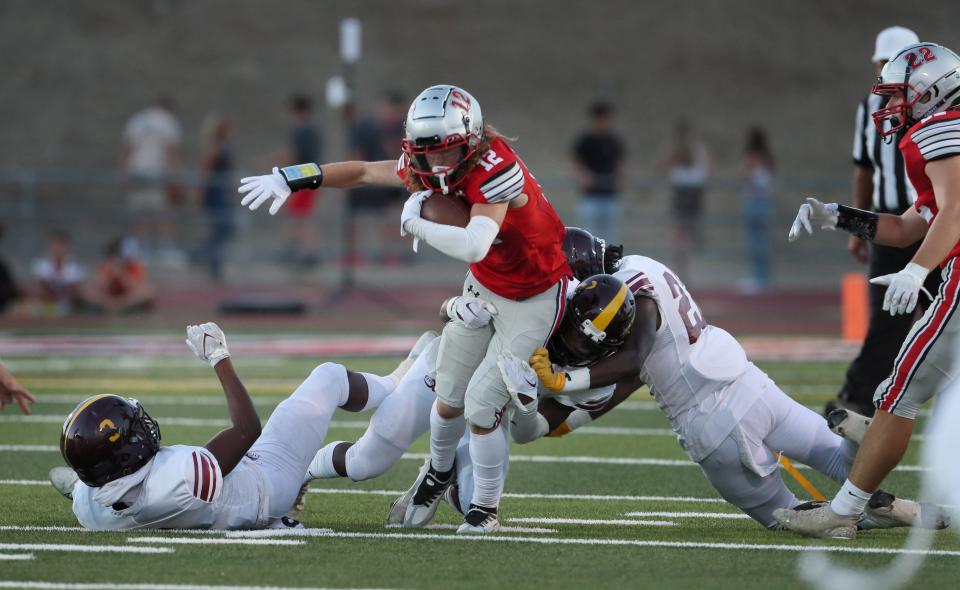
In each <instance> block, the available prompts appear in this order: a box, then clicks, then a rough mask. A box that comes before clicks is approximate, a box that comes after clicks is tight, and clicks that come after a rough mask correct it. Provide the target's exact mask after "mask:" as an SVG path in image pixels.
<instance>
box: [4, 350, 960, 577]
mask: <svg viewBox="0 0 960 590" xmlns="http://www.w3.org/2000/svg"><path fill="white" fill-rule="evenodd" d="M322 360H336V361H339V362H343V363H345V364H346V365H347V366H348V367H350V368H352V369H357V370H366V371H373V372H381V373H385V372H388V371H390V370H391V369H392V368H393V366H394V365H395V364H396V362H397V359H396V358H357V359H322ZM7 363H8V365H9V366H10V367H11V369H13V370H14V371H15V372H16V374H17V375H18V377H19V378H20V380H21V382H22V383H23V384H24V385H25V386H27V388H28V389H30V390H32V391H33V392H34V393H35V394H37V396H38V397H39V399H40V401H39V403H37V404H36V405H35V406H34V407H33V416H31V417H29V418H22V417H19V416H18V415H16V414H15V413H14V412H13V411H11V408H7V409H6V410H5V413H4V414H2V415H0V506H2V512H0V588H19V587H24V588H65V589H84V588H137V587H139V588H143V589H147V588H169V589H181V588H205V587H210V586H215V587H242V588H250V587H274V588H445V587H456V588H490V587H505V588H554V587H562V588H657V589H667V588H697V589H708V588H711V589H712V588H736V589H738V590H747V589H750V588H757V589H770V588H799V587H804V586H803V584H802V583H801V582H799V581H798V579H797V568H798V559H800V557H801V556H802V555H804V554H808V553H809V551H810V550H811V549H815V548H820V549H823V550H826V551H830V552H831V553H830V557H829V558H830V560H832V561H834V562H835V563H842V564H846V565H853V566H857V567H860V568H869V569H874V568H881V567H885V566H887V565H888V564H890V562H891V561H892V560H893V559H894V557H895V553H896V551H897V550H898V549H899V548H900V547H901V546H902V545H903V543H904V541H905V539H906V536H907V532H906V531H905V530H895V531H874V532H869V533H865V534H862V535H861V536H860V538H858V539H857V540H855V541H852V542H841V541H820V540H808V539H801V538H798V537H796V536H794V535H792V534H789V533H777V532H769V531H766V530H763V529H761V528H760V527H759V526H758V525H757V524H755V523H754V522H753V521H751V520H749V519H746V518H745V517H744V516H743V515H742V514H740V513H739V512H737V511H736V510H735V509H734V508H733V507H732V506H729V505H727V504H725V503H723V502H722V501H721V500H720V499H719V497H718V496H717V495H716V493H715V492H714V491H713V490H712V489H711V488H710V486H709V485H708V484H707V482H706V480H705V479H704V477H703V476H702V474H701V473H700V470H699V469H698V468H697V467H696V466H695V465H694V464H692V463H689V462H688V461H687V459H686V457H685V456H684V454H683V452H682V451H681V450H680V448H679V446H678V445H677V443H676V441H675V438H674V437H673V436H672V435H671V433H670V432H669V427H668V424H667V421H666V419H665V418H664V417H663V416H662V415H661V414H660V413H659V412H658V411H657V409H656V406H655V405H654V404H653V402H652V400H651V398H650V397H649V395H647V394H646V393H645V392H644V391H640V392H638V393H637V394H635V395H634V396H633V398H632V399H631V400H630V401H628V402H626V403H625V404H624V405H623V406H622V407H621V408H618V409H617V410H616V411H614V412H613V413H611V414H609V415H608V416H606V417H604V418H603V419H602V420H600V421H597V422H595V423H593V424H592V425H591V427H590V428H589V429H587V430H586V431H581V432H576V433H574V434H571V435H568V436H566V437H564V438H563V439H546V440H541V441H538V442H536V443H534V444H530V445H525V446H516V445H515V446H513V447H512V449H511V454H512V456H513V461H512V464H511V467H510V476H509V479H508V481H507V485H506V496H505V498H504V500H503V503H502V505H501V522H502V523H503V524H504V525H505V526H506V527H508V529H509V528H512V529H514V530H508V531H506V532H503V533H501V534H498V535H495V536H489V537H483V538H477V537H462V536H457V535H455V534H453V531H452V530H451V527H452V525H454V524H456V523H457V522H458V520H459V519H458V517H457V515H455V514H454V513H453V512H452V510H450V509H449V507H447V506H442V507H441V509H440V512H439V514H438V521H437V523H438V525H439V526H437V527H436V528H434V529H431V530H420V531H412V530H402V529H388V528H385V526H384V520H385V518H386V514H387V508H388V506H389V504H390V502H391V501H392V499H393V498H394V497H395V496H396V495H398V494H399V493H401V491H402V490H405V489H406V488H407V487H408V486H409V485H410V483H411V482H412V480H413V479H414V478H415V476H416V473H417V469H418V468H419V466H420V464H421V462H422V456H423V453H426V452H428V441H427V439H426V437H422V438H421V439H420V440H419V441H417V443H416V445H415V446H414V447H413V448H412V449H410V453H411V455H412V456H411V457H409V458H405V459H404V460H403V461H401V462H400V463H399V464H398V465H397V466H396V467H395V468H394V469H393V470H391V471H390V472H388V473H387V474H386V475H384V476H383V477H381V478H379V479H375V480H372V481H368V482H363V483H356V484H355V483H351V482H348V481H339V480H338V481H333V482H315V483H314V487H313V489H312V491H313V493H311V494H310V495H309V497H308V503H307V509H306V511H305V512H304V514H303V516H302V520H303V523H304V525H305V526H306V527H308V528H309V529H310V530H308V531H305V533H306V534H304V535H300V536H285V537H276V536H271V537H265V536H262V535H261V536H253V535H249V534H248V535H237V534H225V533H205V534H204V533H197V532H193V533H191V532H136V533H94V532H85V531H82V530H80V529H78V528H77V523H76V521H75V519H74V518H73V515H72V513H71V511H70V504H69V502H68V501H67V500H65V499H64V498H62V497H61V496H60V495H59V494H58V493H57V492H56V491H55V490H54V489H53V488H52V487H51V486H50V485H49V484H48V483H47V482H46V476H47V471H48V469H50V468H51V467H53V466H55V465H60V464H62V460H61V458H60V454H59V451H58V447H57V443H58V436H59V429H60V425H61V423H62V420H63V417H64V416H65V415H66V414H67V413H68V412H69V411H70V410H71V409H72V408H73V407H74V405H75V404H76V402H78V401H79V400H81V399H82V398H84V397H85V396H87V395H91V394H94V393H117V394H123V395H130V396H134V397H137V398H139V399H140V400H141V401H142V402H143V403H144V405H145V406H146V408H147V409H148V411H150V413H151V414H152V415H153V416H154V417H155V418H157V419H158V420H159V422H160V424H161V427H162V431H163V442H164V443H165V444H175V443H186V444H194V445H202V444H204V443H205V442H206V441H207V440H208V439H209V438H210V437H211V435H213V434H214V433H215V432H216V431H217V430H218V428H219V427H220V424H221V423H224V424H225V418H226V413H225V405H224V403H223V401H222V394H221V393H220V390H219V387H218V383H217V381H216V379H215V377H214V375H213V373H212V371H210V369H209V367H208V366H207V365H206V364H203V363H201V362H199V361H196V360H195V359H193V358H192V357H189V356H188V355H187V353H186V350H185V351H184V355H183V356H182V357H180V358H169V357H155V358H127V357H120V358H104V357H72V358H67V359H56V360H50V359H46V358H39V357H38V358H13V359H7ZM235 364H236V366H237V368H238V371H239V372H240V374H241V376H242V377H243V378H244V380H245V382H246V383H247V386H248V389H249V390H250V392H251V394H252V395H254V397H255V399H256V401H257V407H258V409H259V410H260V414H261V417H262V418H263V419H264V420H266V418H267V417H268V416H269V414H270V411H271V410H272V408H273V407H274V406H275V404H276V403H277V402H278V401H279V400H280V399H282V398H283V396H285V395H286V394H288V393H289V392H291V391H292V390H293V389H294V388H295V387H296V386H297V384H298V383H299V382H300V380H301V379H302V378H303V377H305V376H306V375H307V374H308V373H309V371H310V369H311V368H312V366H313V365H314V364H315V361H312V360H308V359H304V358H294V359H283V358H277V357H246V358H235ZM761 365H762V368H764V369H765V370H766V371H768V372H769V373H770V374H771V376H772V377H773V378H774V379H775V380H776V381H777V382H778V383H779V384H780V385H781V386H782V387H783V389H784V390H785V391H786V392H787V393H789V394H790V395H791V396H793V397H794V398H796V399H797V400H799V401H800V402H801V403H804V404H807V405H809V406H811V407H816V408H817V409H819V408H820V407H821V406H822V404H823V402H824V401H826V399H828V397H829V396H830V395H831V394H832V393H833V392H834V391H835V390H836V388H837V386H838V384H839V382H840V380H841V378H842V375H843V370H844V368H845V365H844V364H842V363H762V364H761ZM368 417H369V414H349V413H345V412H338V413H337V415H336V416H335V418H334V420H335V422H334V425H333V428H331V430H330V434H329V440H336V439H345V440H354V439H356V438H357V437H359V436H360V434H361V433H362V432H363V428H364V427H365V423H366V420H367V418H368ZM922 422H923V420H922V419H921V420H920V426H921V427H922ZM918 431H919V429H918ZM920 444H921V443H920V442H919V441H918V442H915V443H914V445H912V447H911V449H910V451H909V452H908V455H907V457H906V458H905V459H904V461H903V463H902V465H903V466H905V469H901V470H898V471H896V472H894V473H893V474H891V476H890V478H889V479H888V481H887V482H886V485H885V486H884V487H885V488H888V489H890V490H892V491H895V492H897V493H898V494H900V495H904V496H915V495H916V494H917V493H918V487H919V476H920V473H919V472H918V471H917V470H916V469H914V467H915V466H916V465H917V463H918V455H919V450H920ZM802 473H804V474H806V475H807V476H808V477H809V478H810V479H811V481H812V482H813V483H814V484H815V485H816V486H817V487H819V488H820V489H821V490H822V491H823V492H824V493H826V494H827V495H828V496H829V495H832V493H833V492H834V491H835V490H836V489H837V485H836V484H834V483H833V482H830V481H828V480H826V479H825V478H824V477H821V476H819V474H816V473H812V472H811V471H810V470H804V471H802ZM790 485H791V487H792V488H793V489H794V490H795V491H796V492H797V494H798V495H799V496H801V497H807V496H806V494H805V493H804V492H803V490H802V489H801V488H800V487H799V486H797V485H796V484H794V483H793V482H790ZM933 549H935V550H938V553H937V554H936V555H935V556H932V557H929V558H928V559H927V561H926V564H925V565H924V567H923V568H922V570H921V572H920V574H919V575H918V576H917V577H916V578H915V579H914V581H913V582H912V584H911V587H917V588H919V587H931V588H945V587H953V584H955V583H956V578H957V574H958V573H960V537H957V536H956V535H954V534H952V533H951V532H949V531H943V532H940V533H937V535H936V541H935V543H934V547H933ZM137 585H140V586H137ZM852 590H853V589H852Z"/></svg>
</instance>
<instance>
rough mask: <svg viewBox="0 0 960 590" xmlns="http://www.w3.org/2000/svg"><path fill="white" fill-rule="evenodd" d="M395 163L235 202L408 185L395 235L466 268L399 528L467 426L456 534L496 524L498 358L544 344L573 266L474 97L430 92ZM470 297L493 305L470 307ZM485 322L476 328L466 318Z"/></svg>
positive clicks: (277, 180)
mask: <svg viewBox="0 0 960 590" xmlns="http://www.w3.org/2000/svg"><path fill="white" fill-rule="evenodd" d="M401 147H402V152H403V153H402V155H401V156H400V159H399V161H398V162H393V161H383V162H337V163H332V164H324V165H323V166H318V165H316V164H301V165H297V166H290V167H287V168H283V169H277V168H274V170H273V173H272V174H268V175H264V176H255V177H249V178H245V179H243V180H241V183H242V185H241V187H240V189H239V190H240V192H241V193H245V196H244V198H243V200H242V201H241V203H242V204H243V205H248V206H249V207H250V208H251V209H256V208H258V207H259V206H260V205H261V204H263V203H264V202H266V201H268V200H270V199H273V203H272V204H271V206H270V212H271V213H276V212H277V211H278V210H279V209H280V207H281V206H282V205H283V202H284V201H285V200H286V198H287V197H288V196H289V195H290V193H291V191H295V190H298V189H303V188H316V187H319V186H320V185H321V184H323V185H324V186H331V187H338V188H350V187H354V186H358V185H363V184H380V185H388V186H405V187H406V188H407V189H409V190H410V191H411V192H412V193H413V194H412V195H411V197H410V198H409V199H408V200H407V202H406V204H405V205H404V208H403V213H402V215H401V231H402V232H405V233H409V234H412V235H414V236H415V237H416V238H417V239H419V240H422V241H424V242H426V243H428V244H430V245H431V246H433V247H434V248H436V249H437V250H440V251H441V252H443V253H444V254H447V255H448V256H451V257H453V258H456V259H458V260H463V261H464V262H467V263H469V264H470V271H469V272H468V273H467V278H466V281H465V282H464V286H463V293H464V295H465V296H466V297H464V298H453V299H452V300H450V303H449V305H448V306H447V310H446V311H447V315H448V316H449V317H450V318H452V319H453V321H451V322H449V323H448V324H447V325H446V327H445V328H444V331H443V335H444V338H443V343H442V345H441V348H440V353H439V361H438V368H437V383H436V392H437V405H436V407H435V408H434V411H433V412H432V414H431V431H430V432H431V436H430V448H431V456H432V461H431V466H430V468H429V469H428V470H427V471H425V472H424V474H422V476H421V477H420V480H419V482H418V487H419V491H418V494H417V495H416V497H415V498H414V501H413V502H412V503H411V505H410V510H409V511H408V513H407V518H406V520H405V524H406V525H407V526H413V527H418V526H424V525H425V524H426V523H427V522H429V521H430V519H431V518H432V517H433V514H434V512H435V511H436V508H437V506H438V502H439V500H440V498H441V496H442V494H443V492H444V490H445V489H446V487H447V486H448V485H449V484H450V482H451V481H452V476H453V473H454V471H453V470H454V465H453V463H454V458H455V453H456V448H457V442H458V441H459V440H460V437H461V436H462V434H463V432H464V430H465V428H466V424H467V423H469V424H470V430H471V433H472V434H473V436H472V437H471V441H470V446H471V454H472V456H473V457H474V461H473V463H474V466H475V470H474V476H475V480H476V488H475V494H474V498H473V502H472V503H471V504H472V505H471V507H470V509H469V510H468V511H467V514H466V516H465V518H464V520H465V522H464V525H463V526H462V527H461V528H460V532H464V533H489V532H495V531H496V530H498V529H499V520H498V518H497V507H498V505H499V502H500V496H501V494H502V493H503V483H504V477H505V472H504V468H503V467H504V465H503V460H502V457H503V456H504V454H505V450H506V438H505V437H503V436H500V435H498V434H497V433H496V431H497V429H498V428H499V427H500V422H501V419H502V417H503V413H504V411H505V409H506V408H507V406H508V405H509V404H510V402H511V397H510V394H509V392H508V391H507V388H506V385H505V384H504V383H503V378H502V376H501V375H500V371H499V368H498V367H497V358H498V355H499V354H500V352H502V351H508V352H511V353H513V354H514V355H516V356H517V357H519V358H527V357H529V356H530V354H531V353H532V352H533V351H534V350H535V349H536V348H538V347H540V346H543V345H544V343H546V341H547V340H548V338H549V336H550V334H551V333H552V332H553V330H554V328H555V327H556V325H557V324H558V322H559V320H560V318H562V317H563V304H564V301H565V298H564V294H565V290H566V288H565V285H566V280H567V278H568V276H569V275H570V269H569V267H568V266H567V261H566V256H565V254H564V252H563V249H562V243H563V238H564V233H565V230H564V226H563V222H562V221H561V220H560V217H559V216H558V215H557V213H556V212H555V211H554V209H553V207H552V206H551V205H550V203H549V201H547V199H546V197H545V196H544V195H543V191H542V189H541V188H540V186H539V184H537V181H536V179H535V178H534V177H533V175H532V174H530V171H529V170H528V169H527V167H526V166H525V165H524V163H523V162H522V161H521V160H520V158H519V157H518V156H517V154H516V153H515V152H514V151H513V148H511V147H510V145H509V144H508V143H507V141H506V140H505V139H504V138H503V137H502V136H501V135H500V134H498V133H497V132H496V130H494V129H493V128H492V127H490V126H487V125H484V121H483V115H482V113H481V111H480V104H479V102H478V101H477V100H476V99H475V98H474V97H473V96H471V95H470V94H469V93H468V92H467V91H465V90H463V89H462V88H458V87H456V86H449V85H438V86H431V87H430V88H427V89H426V90H424V91H423V92H421V93H420V95H419V96H417V97H416V99H414V101H413V104H412V105H411V106H410V110H409V112H408V114H407V120H406V125H405V138H404V140H403V143H402V146H401ZM434 193H441V194H444V195H450V196H451V197H452V198H460V199H463V200H464V201H466V203H467V204H468V205H469V206H470V222H469V223H468V224H467V226H466V227H463V228H460V227H453V226H448V225H442V224H438V223H432V222H429V221H426V220H425V219H422V218H421V217H420V207H421V205H422V203H423V201H424V200H425V199H426V198H427V197H428V196H430V195H431V194H434ZM467 297H475V298H482V299H484V300H485V301H487V302H489V303H490V304H491V305H489V306H488V307H486V308H484V309H473V308H471V307H470V306H469V304H468V302H469V299H468V298H467ZM478 316H479V319H480V320H483V319H484V318H486V319H490V318H491V317H492V321H491V322H490V323H489V325H485V326H484V327H483V328H482V329H472V328H471V327H469V324H471V322H472V320H473V319H477V318H478Z"/></svg>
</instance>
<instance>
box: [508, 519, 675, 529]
mask: <svg viewBox="0 0 960 590" xmlns="http://www.w3.org/2000/svg"><path fill="white" fill-rule="evenodd" d="M506 520H508V521H509V522H524V523H529V524H584V525H593V524H596V525H609V526H654V527H660V526H678V525H677V523H675V522H673V521H672V520H624V519H612V518H611V519H603V518H598V519H591V518H508V519H506Z"/></svg>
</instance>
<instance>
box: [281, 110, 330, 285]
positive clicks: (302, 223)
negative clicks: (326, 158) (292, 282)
mask: <svg viewBox="0 0 960 590" xmlns="http://www.w3.org/2000/svg"><path fill="white" fill-rule="evenodd" d="M288 107H289V111H290V118H291V121H292V125H291V127H290V152H289V154H288V159H287V162H285V163H284V164H283V165H284V166H289V165H293V164H305V163H308V162H317V163H319V162H320V161H321V160H322V159H323V157H322V144H323V140H322V136H321V134H320V127H319V126H318V125H317V123H316V121H315V120H314V118H313V100H312V99H311V98H310V97H309V96H307V95H305V94H295V95H294V96H292V97H291V98H290V101H289V103H288ZM319 194H320V189H316V190H300V191H297V192H295V193H293V194H292V195H290V199H289V200H288V201H287V206H286V207H285V208H284V209H285V210H286V211H287V214H288V215H290V224H289V226H288V235H287V239H288V241H287V245H286V247H285V249H284V252H283V254H282V258H283V260H284V261H285V262H292V263H295V264H302V265H304V266H312V265H314V264H316V263H317V262H319V248H318V245H317V232H316V229H315V228H314V223H313V220H312V219H311V217H312V216H313V210H314V207H315V205H316V200H317V197H318V196H319Z"/></svg>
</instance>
